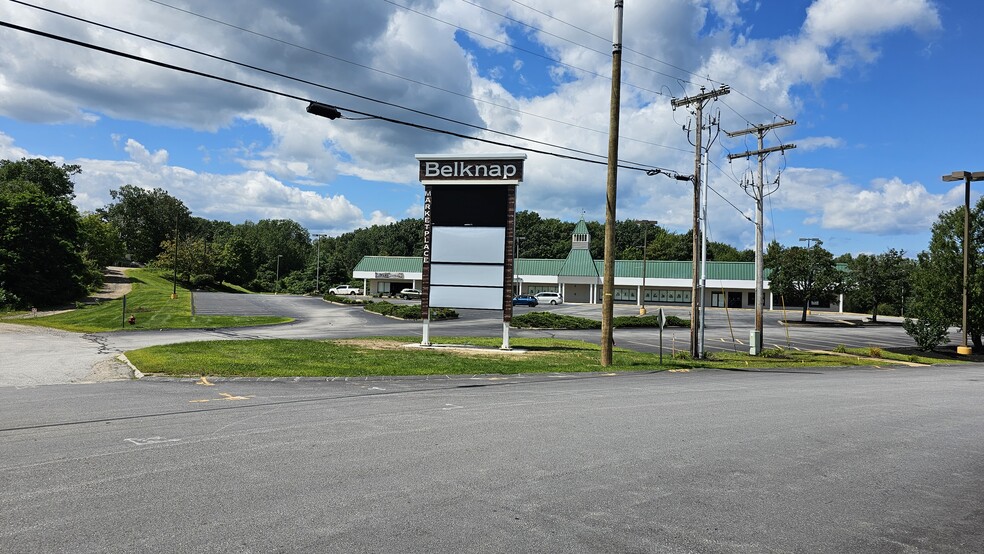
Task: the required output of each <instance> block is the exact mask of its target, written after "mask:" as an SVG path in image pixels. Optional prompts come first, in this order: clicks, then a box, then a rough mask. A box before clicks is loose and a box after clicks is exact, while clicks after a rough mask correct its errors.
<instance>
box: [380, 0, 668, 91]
mask: <svg viewBox="0 0 984 554" xmlns="http://www.w3.org/2000/svg"><path fill="white" fill-rule="evenodd" d="M383 2H386V3H387V4H392V5H394V6H396V7H398V8H402V9H404V10H407V11H408V12H411V13H415V14H417V15H419V16H421V17H426V18H427V19H431V20H433V21H437V22H438V23H443V24H445V25H448V26H449V27H454V28H455V29H458V30H460V31H464V32H466V33H468V34H470V35H474V36H477V37H482V38H484V39H485V40H488V41H491V42H495V43H497V44H501V45H503V46H506V47H508V48H512V49H513V50H517V51H519V52H524V53H526V54H529V55H531V56H536V57H538V58H542V59H544V60H547V61H549V62H553V63H555V64H557V65H562V66H564V67H568V68H571V69H575V70H577V71H580V72H582V73H586V74H588V75H593V76H595V77H599V78H601V79H608V80H611V77H610V76H609V75H603V74H601V73H598V72H597V71H591V70H590V69H584V68H582V67H577V66H576V65H571V64H569V63H567V62H563V61H561V60H558V59H556V58H551V57H550V56H547V55H544V54H541V53H539V52H534V51H533V50H529V49H526V48H520V47H519V46H516V45H514V44H509V43H508V42H505V41H501V40H499V39H497V38H495V37H490V36H488V35H483V34H482V33H479V32H477V31H472V30H471V29H466V28H465V27H461V26H459V25H455V24H454V23H451V22H449V21H445V20H443V19H441V18H439V17H435V16H433V15H430V14H427V13H424V12H422V11H419V10H415V9H413V8H411V7H409V6H403V5H401V4H398V3H396V2H394V1H393V0H383ZM623 84H624V85H625V86H628V87H632V88H634V89H637V90H641V91H644V92H648V93H651V94H656V95H658V96H663V93H662V92H660V91H658V90H652V89H649V88H646V87H643V86H639V85H634V84H632V83H623Z"/></svg>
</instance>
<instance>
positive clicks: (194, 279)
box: [189, 274, 215, 289]
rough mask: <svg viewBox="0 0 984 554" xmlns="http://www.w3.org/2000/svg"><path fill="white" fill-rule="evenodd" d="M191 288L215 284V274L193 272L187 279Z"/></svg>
mask: <svg viewBox="0 0 984 554" xmlns="http://www.w3.org/2000/svg"><path fill="white" fill-rule="evenodd" d="M189 284H190V285H191V288H194V289H208V288H211V287H212V286H213V285H215V276H214V275H207V274H195V275H192V276H191V279H190V280H189Z"/></svg>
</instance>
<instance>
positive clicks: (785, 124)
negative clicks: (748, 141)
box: [724, 119, 796, 138]
mask: <svg viewBox="0 0 984 554" xmlns="http://www.w3.org/2000/svg"><path fill="white" fill-rule="evenodd" d="M790 125H796V121H795V120H792V119H784V120H782V121H780V122H778V123H769V124H767V125H756V126H754V127H749V128H748V129H743V130H741V131H725V132H724V133H725V134H726V135H728V136H729V137H731V138H735V137H740V136H742V135H750V134H752V133H765V132H766V131H771V130H772V129H777V128H779V127H788V126H790Z"/></svg>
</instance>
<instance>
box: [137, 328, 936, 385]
mask: <svg viewBox="0 0 984 554" xmlns="http://www.w3.org/2000/svg"><path fill="white" fill-rule="evenodd" d="M419 340H420V339H419V338H415V337H374V338H363V339H343V340H251V341H209V342H194V343H185V344H172V345H165V346H153V347H150V348H142V349H140V350H133V351H131V352H127V353H126V355H127V357H128V358H129V359H130V361H131V362H132V363H133V364H134V365H135V366H137V368H138V369H140V371H142V372H144V373H148V374H166V375H176V376H200V375H209V376H229V377H231V376H248V377H331V376H337V377H354V376H368V375H372V376H378V375H472V374H515V373H552V372H563V373H577V372H591V371H660V370H689V369H692V368H698V367H705V368H717V369H747V368H769V367H781V368H800V367H823V366H826V367H831V366H845V365H860V366H864V365H872V364H873V363H874V362H872V361H869V360H863V359H860V358H855V357H843V356H835V355H832V354H831V355H828V354H817V353H810V352H796V351H789V352H785V353H783V355H782V357H776V358H764V357H752V356H749V355H747V354H741V353H738V354H731V353H727V354H719V353H715V354H714V355H713V357H712V358H711V359H709V360H686V359H677V358H674V357H673V356H671V355H670V353H669V352H668V351H667V352H665V353H664V355H663V362H664V363H663V365H660V364H659V355H658V354H645V353H640V352H633V351H630V350H623V349H618V348H617V349H616V350H615V353H614V364H613V365H612V366H610V367H607V368H603V367H601V364H600V358H601V355H600V347H599V346H598V345H595V344H591V343H587V342H581V341H564V340H555V339H523V338H517V339H513V340H510V345H511V346H512V347H513V348H514V349H517V350H526V352H525V353H508V352H501V351H499V350H498V346H499V345H500V344H501V340H500V339H493V338H475V337H467V338H448V337H441V339H440V343H441V344H442V345H452V344H470V345H474V346H480V347H484V348H485V349H484V350H481V351H479V350H475V349H472V350H458V349H451V348H436V349H422V348H412V347H408V346H406V345H411V344H415V343H418V342H419ZM923 361H924V362H925V363H931V360H923Z"/></svg>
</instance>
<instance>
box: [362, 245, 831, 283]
mask: <svg viewBox="0 0 984 554" xmlns="http://www.w3.org/2000/svg"><path fill="white" fill-rule="evenodd" d="M838 269H840V268H838ZM355 271H368V272H373V273H420V272H422V271H423V260H422V259H421V258H415V257H411V256H366V257H364V258H362V260H360V261H359V264H358V265H356V266H355ZM604 271H605V267H604V262H603V261H601V260H594V259H592V258H591V254H590V253H589V252H588V251H587V250H579V249H574V250H571V251H570V253H569V254H568V255H567V259H565V260H553V259H543V258H517V259H516V266H515V274H517V275H556V276H565V277H600V276H601V275H602V274H603V273H604ZM692 271H693V269H692V265H691V263H690V262H688V261H673V262H667V261H659V260H648V261H647V262H646V278H647V279H690V278H691V277H692V275H693V274H692ZM770 273H771V271H770V270H769V269H766V270H765V278H766V279H768V278H769V274H770ZM615 276H616V277H620V278H642V260H616V261H615ZM707 278H708V279H723V280H728V281H754V280H755V264H754V263H752V262H707Z"/></svg>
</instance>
